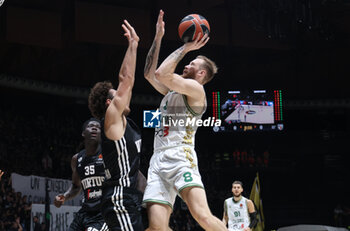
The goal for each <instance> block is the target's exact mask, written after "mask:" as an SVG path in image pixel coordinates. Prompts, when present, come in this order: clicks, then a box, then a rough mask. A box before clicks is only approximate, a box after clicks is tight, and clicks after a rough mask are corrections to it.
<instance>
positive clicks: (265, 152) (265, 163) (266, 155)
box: [263, 149, 270, 168]
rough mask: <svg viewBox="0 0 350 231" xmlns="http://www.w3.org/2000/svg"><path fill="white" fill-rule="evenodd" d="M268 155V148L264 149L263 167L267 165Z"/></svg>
mask: <svg viewBox="0 0 350 231" xmlns="http://www.w3.org/2000/svg"><path fill="white" fill-rule="evenodd" d="M269 157H270V152H269V150H267V149H266V150H265V151H264V153H263V162H264V167H266V168H267V167H268V166H269Z"/></svg>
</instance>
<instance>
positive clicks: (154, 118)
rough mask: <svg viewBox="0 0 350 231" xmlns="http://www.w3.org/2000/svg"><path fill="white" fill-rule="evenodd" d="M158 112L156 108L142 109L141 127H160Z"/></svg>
mask: <svg viewBox="0 0 350 231" xmlns="http://www.w3.org/2000/svg"><path fill="white" fill-rule="evenodd" d="M160 114H162V113H161V112H160V111H159V109H157V110H144V111H143V127H144V128H159V127H160Z"/></svg>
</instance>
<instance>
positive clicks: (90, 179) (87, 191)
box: [77, 147, 105, 211]
mask: <svg viewBox="0 0 350 231" xmlns="http://www.w3.org/2000/svg"><path fill="white" fill-rule="evenodd" d="M77 172H78V174H79V177H80V181H81V186H82V188H83V191H84V198H83V205H82V208H83V209H85V210H87V211H99V210H100V204H101V201H100V199H101V196H102V183H103V182H104V180H105V171H104V165H103V159H102V151H101V147H99V148H98V150H97V153H96V154H95V155H93V156H88V155H86V150H85V149H83V150H82V151H80V152H79V153H78V158H77Z"/></svg>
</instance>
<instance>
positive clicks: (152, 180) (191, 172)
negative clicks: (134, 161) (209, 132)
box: [143, 146, 204, 208]
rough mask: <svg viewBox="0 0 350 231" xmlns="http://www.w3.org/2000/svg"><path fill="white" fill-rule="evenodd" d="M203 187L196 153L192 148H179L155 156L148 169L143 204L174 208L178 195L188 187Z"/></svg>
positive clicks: (159, 152)
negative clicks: (148, 203)
mask: <svg viewBox="0 0 350 231" xmlns="http://www.w3.org/2000/svg"><path fill="white" fill-rule="evenodd" d="M193 186H197V187H202V188H204V186H203V183H202V179H201V176H200V174H199V171H198V160H197V155H196V152H195V151H194V149H193V148H192V147H188V146H179V147H175V148H171V149H164V150H161V151H157V152H155V153H154V154H153V156H152V158H151V161H150V165H149V168H148V176H147V186H146V189H145V193H144V196H143V204H144V205H145V203H147V202H153V203H160V204H166V205H169V206H170V207H171V208H172V207H173V205H174V203H175V199H176V195H177V194H180V193H181V190H182V189H184V188H187V187H193Z"/></svg>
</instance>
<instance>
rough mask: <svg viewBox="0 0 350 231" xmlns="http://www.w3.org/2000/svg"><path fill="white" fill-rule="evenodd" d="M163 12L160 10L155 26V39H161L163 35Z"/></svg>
mask: <svg viewBox="0 0 350 231" xmlns="http://www.w3.org/2000/svg"><path fill="white" fill-rule="evenodd" d="M163 16H164V11H163V10H160V11H159V15H158V20H157V25H156V37H157V38H162V37H163V35H164V33H165V22H164V21H163Z"/></svg>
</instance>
